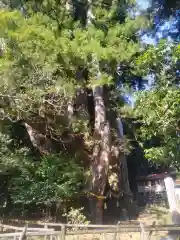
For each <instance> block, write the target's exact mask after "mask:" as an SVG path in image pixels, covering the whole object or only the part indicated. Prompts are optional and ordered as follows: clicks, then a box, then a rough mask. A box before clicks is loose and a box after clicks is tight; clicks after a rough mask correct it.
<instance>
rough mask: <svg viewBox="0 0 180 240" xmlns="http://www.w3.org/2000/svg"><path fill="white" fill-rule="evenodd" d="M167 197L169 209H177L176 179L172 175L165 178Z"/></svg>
mask: <svg viewBox="0 0 180 240" xmlns="http://www.w3.org/2000/svg"><path fill="white" fill-rule="evenodd" d="M164 183H165V187H166V192H167V198H168V203H169V209H170V211H171V212H173V211H177V203H176V195H175V188H174V181H173V179H172V178H171V177H166V178H165V179H164Z"/></svg>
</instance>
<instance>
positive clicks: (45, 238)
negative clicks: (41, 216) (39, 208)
mask: <svg viewBox="0 0 180 240" xmlns="http://www.w3.org/2000/svg"><path fill="white" fill-rule="evenodd" d="M44 228H45V229H48V225H47V223H45V224H44ZM44 240H47V234H46V235H45V236H44Z"/></svg>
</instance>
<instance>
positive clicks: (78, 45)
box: [0, 0, 148, 221]
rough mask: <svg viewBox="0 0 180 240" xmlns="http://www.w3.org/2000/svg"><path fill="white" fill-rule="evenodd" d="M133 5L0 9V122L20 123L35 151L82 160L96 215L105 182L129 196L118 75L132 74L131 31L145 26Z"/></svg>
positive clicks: (134, 45) (134, 48) (50, 3)
mask: <svg viewBox="0 0 180 240" xmlns="http://www.w3.org/2000/svg"><path fill="white" fill-rule="evenodd" d="M10 7H12V6H10ZM133 7H134V5H133V2H132V1H121V0H120V1H92V2H90V1H89V2H86V1H55V0H47V1H45V0H42V1H39V3H37V2H34V1H28V2H27V3H26V4H25V3H24V4H23V8H22V6H21V8H20V9H21V11H18V10H16V11H12V10H8V9H6V10H2V11H1V15H0V21H1V23H2V24H1V27H0V32H1V37H2V46H1V59H0V76H1V86H0V97H1V119H2V125H3V124H4V122H6V123H7V121H8V122H9V125H12V124H13V123H16V124H19V125H21V127H23V129H25V132H26V133H27V138H28V139H29V141H30V145H31V149H33V150H34V149H36V151H35V153H34V154H35V158H37V159H39V158H40V159H41V158H42V156H44V155H46V154H52V152H53V151H56V152H65V151H67V152H68V154H69V156H72V155H73V154H76V155H77V156H78V158H79V159H81V160H83V162H85V163H83V166H86V167H87V166H89V167H90V169H91V171H90V172H91V180H90V188H89V189H88V192H90V193H91V194H90V195H91V196H92V197H93V198H94V199H93V201H92V202H93V208H95V213H96V215H95V219H96V221H102V212H103V211H102V209H103V199H104V194H105V189H106V187H107V186H108V187H109V189H111V191H112V192H114V193H115V194H116V195H118V196H119V197H120V196H121V195H125V196H126V200H127V199H129V198H130V189H129V184H128V175H127V166H126V158H125V147H124V145H125V139H124V134H123V126H122V122H121V116H120V115H119V113H118V111H117V107H118V105H119V102H120V99H119V97H118V93H119V78H120V77H121V76H122V74H123V78H124V79H127V82H128V81H129V79H131V76H133V71H132V69H133V67H134V66H133V60H134V59H135V58H136V57H137V56H138V55H140V54H141V47H140V43H139V41H138V34H137V32H138V31H139V29H143V28H145V27H147V26H148V22H147V20H146V19H145V18H144V17H142V16H137V17H133V16H132V14H131V11H130V10H131V9H132V8H133ZM3 126H4V125H3ZM17 135H18V134H17V133H16V134H14V135H13V138H14V137H16V138H17ZM25 135H26V134H25ZM23 137H24V136H20V137H19V138H18V141H19V142H20V143H22V141H23ZM23 142H24V143H25V141H23ZM26 145H27V144H26ZM30 145H29V146H30ZM20 146H21V144H20ZM82 148H83V150H81V149H82ZM14 149H16V145H13V150H12V151H14ZM14 154H15V153H14ZM83 158H85V159H83ZM13 161H14V160H13ZM81 162H82V161H81ZM110 166H111V167H110ZM40 167H41V165H40ZM59 177H61V176H59ZM35 179H36V178H35ZM35 181H36V180H35ZM18 186H19V185H18ZM69 189H71V187H70V188H69ZM30 196H33V194H32V195H29V197H30ZM63 196H64V195H63ZM68 196H69V194H67V197H68Z"/></svg>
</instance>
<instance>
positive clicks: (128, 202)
mask: <svg viewBox="0 0 180 240" xmlns="http://www.w3.org/2000/svg"><path fill="white" fill-rule="evenodd" d="M117 129H118V136H119V138H120V139H123V138H124V131H123V124H122V121H121V119H120V118H117ZM119 164H120V166H121V172H120V177H121V186H122V191H123V196H124V202H125V206H126V210H127V211H128V214H129V216H130V215H132V214H133V212H134V211H133V208H134V206H133V205H132V203H133V200H132V193H131V190H130V186H129V177H128V167H127V158H126V156H125V155H124V153H120V154H119Z"/></svg>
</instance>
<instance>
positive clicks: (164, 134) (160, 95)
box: [135, 86, 180, 166]
mask: <svg viewBox="0 0 180 240" xmlns="http://www.w3.org/2000/svg"><path fill="white" fill-rule="evenodd" d="M179 104H180V91H179V89H178V88H175V87H168V88H167V87H163V86H161V87H160V88H157V89H152V90H149V91H146V92H142V93H141V94H140V95H139V97H138V99H137V103H136V108H135V113H136V116H137V117H138V118H140V119H142V120H141V124H142V125H141V128H140V132H139V136H138V137H139V140H140V141H141V142H142V143H143V147H144V148H145V154H146V156H147V158H148V159H152V160H154V161H156V162H164V163H167V164H174V165H176V166H178V165H179V160H178V159H179V154H180V152H179V143H180V142H179V124H180V122H179V119H180V112H179V107H178V106H179ZM153 139H154V140H153ZM147 142H149V143H151V144H149V145H147Z"/></svg>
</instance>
